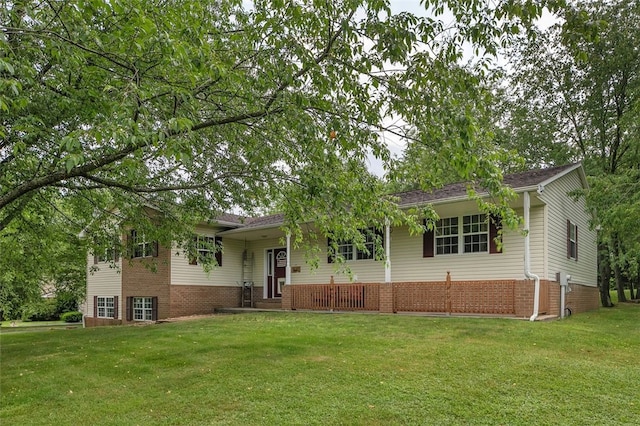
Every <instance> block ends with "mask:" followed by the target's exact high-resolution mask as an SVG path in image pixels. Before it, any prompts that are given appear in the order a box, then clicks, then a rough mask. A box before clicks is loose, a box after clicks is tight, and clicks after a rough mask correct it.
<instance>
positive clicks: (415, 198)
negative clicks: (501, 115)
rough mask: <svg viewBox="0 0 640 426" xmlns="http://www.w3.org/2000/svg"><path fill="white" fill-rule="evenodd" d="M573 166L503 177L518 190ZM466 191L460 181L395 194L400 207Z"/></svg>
mask: <svg viewBox="0 0 640 426" xmlns="http://www.w3.org/2000/svg"><path fill="white" fill-rule="evenodd" d="M573 166H575V164H566V165H564V166H558V167H549V168H546V169H537V170H528V171H526V172H520V173H513V174H509V175H505V176H504V178H503V184H504V185H506V186H509V187H511V188H512V189H514V190H517V189H519V188H527V187H531V186H535V185H539V184H540V183H542V182H544V181H546V180H547V179H549V178H551V177H553V176H555V175H557V174H559V173H561V172H562V171H564V170H566V169H568V168H570V167H573ZM476 190H478V191H482V188H477V189H476ZM466 193H467V183H466V182H458V183H452V184H449V185H445V186H443V187H442V188H440V189H436V190H434V191H431V192H427V191H422V190H415V191H407V192H401V193H398V194H393V195H394V196H395V197H398V198H399V202H398V205H399V206H400V207H403V206H409V205H415V204H421V203H430V202H433V201H438V200H446V199H449V198H455V197H460V196H464V195H466Z"/></svg>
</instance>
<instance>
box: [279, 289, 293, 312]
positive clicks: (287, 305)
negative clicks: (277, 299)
mask: <svg viewBox="0 0 640 426" xmlns="http://www.w3.org/2000/svg"><path fill="white" fill-rule="evenodd" d="M281 303H282V309H285V310H291V307H292V306H291V285H285V286H283V287H282V300H281Z"/></svg>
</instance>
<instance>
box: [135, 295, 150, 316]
mask: <svg viewBox="0 0 640 426" xmlns="http://www.w3.org/2000/svg"><path fill="white" fill-rule="evenodd" d="M152 318H153V299H152V298H151V297H134V298H133V320H134V321H151V320H152Z"/></svg>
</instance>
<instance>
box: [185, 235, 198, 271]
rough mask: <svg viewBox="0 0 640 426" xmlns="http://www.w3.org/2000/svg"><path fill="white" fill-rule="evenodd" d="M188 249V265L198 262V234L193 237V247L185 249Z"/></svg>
mask: <svg viewBox="0 0 640 426" xmlns="http://www.w3.org/2000/svg"><path fill="white" fill-rule="evenodd" d="M187 250H188V251H189V265H197V264H198V236H197V235H194V237H193V248H191V249H187Z"/></svg>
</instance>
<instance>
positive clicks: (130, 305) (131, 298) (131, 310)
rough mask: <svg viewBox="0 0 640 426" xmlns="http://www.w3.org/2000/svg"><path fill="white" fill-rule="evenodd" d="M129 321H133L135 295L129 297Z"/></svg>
mask: <svg viewBox="0 0 640 426" xmlns="http://www.w3.org/2000/svg"><path fill="white" fill-rule="evenodd" d="M127 321H133V297H127Z"/></svg>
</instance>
